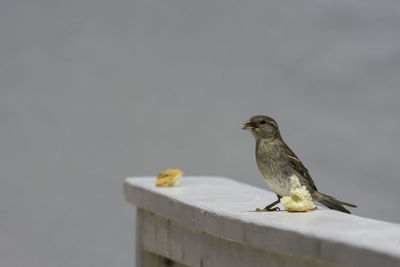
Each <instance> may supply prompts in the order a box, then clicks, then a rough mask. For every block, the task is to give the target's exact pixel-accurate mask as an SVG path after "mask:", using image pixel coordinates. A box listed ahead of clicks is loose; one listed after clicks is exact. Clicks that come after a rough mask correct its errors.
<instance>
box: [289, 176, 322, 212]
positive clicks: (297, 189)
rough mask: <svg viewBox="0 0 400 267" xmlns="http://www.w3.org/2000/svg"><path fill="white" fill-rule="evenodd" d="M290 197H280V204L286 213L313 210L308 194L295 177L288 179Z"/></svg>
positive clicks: (313, 206)
mask: <svg viewBox="0 0 400 267" xmlns="http://www.w3.org/2000/svg"><path fill="white" fill-rule="evenodd" d="M290 194H291V195H290V196H288V197H282V198H281V203H282V205H283V206H284V207H285V210H287V211H309V210H315V205H314V203H313V201H312V198H311V195H310V192H308V190H307V189H306V187H305V186H304V185H303V186H301V184H300V181H299V178H298V177H297V176H295V175H293V176H291V177H290Z"/></svg>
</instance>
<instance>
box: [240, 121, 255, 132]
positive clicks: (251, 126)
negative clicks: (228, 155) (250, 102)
mask: <svg viewBox="0 0 400 267" xmlns="http://www.w3.org/2000/svg"><path fill="white" fill-rule="evenodd" d="M242 125H243V127H242V130H252V129H254V128H255V125H254V123H253V122H251V121H245V122H244V123H243V124H242Z"/></svg>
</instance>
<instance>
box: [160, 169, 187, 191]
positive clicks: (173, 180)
mask: <svg viewBox="0 0 400 267" xmlns="http://www.w3.org/2000/svg"><path fill="white" fill-rule="evenodd" d="M182 175H183V172H182V171H181V170H179V169H167V170H165V171H162V172H160V173H159V174H158V175H157V180H156V186H161V187H172V186H178V185H180V183H181V177H182Z"/></svg>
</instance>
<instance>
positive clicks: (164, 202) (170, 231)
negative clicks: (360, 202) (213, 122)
mask: <svg viewBox="0 0 400 267" xmlns="http://www.w3.org/2000/svg"><path fill="white" fill-rule="evenodd" d="M154 183H155V178H154V177H142V178H129V179H127V180H126V182H125V186H124V188H125V197H126V199H127V201H128V202H130V203H132V204H133V205H135V206H137V207H138V208H139V212H138V215H139V216H138V231H140V232H139V234H138V247H139V249H140V250H143V251H146V252H152V253H155V254H158V255H161V256H164V257H167V258H170V259H173V260H175V261H178V262H181V263H183V264H187V265H190V266H228V265H229V266H246V265H243V264H244V262H243V260H246V261H245V263H246V264H250V265H247V266H265V264H266V263H268V264H270V265H271V266H293V265H305V266H327V265H330V264H338V265H350V266H379V265H381V266H400V225H398V224H393V223H388V222H382V221H377V220H372V219H366V218H362V217H358V216H354V215H348V214H344V213H340V212H336V211H332V210H322V209H320V210H317V211H314V212H307V213H288V212H285V211H282V212H272V213H256V212H253V211H254V209H255V208H257V207H263V206H265V204H268V203H270V202H272V201H274V200H275V198H276V196H275V195H274V194H272V193H271V192H268V191H266V190H262V189H259V188H255V187H252V186H249V185H246V184H242V183H238V182H235V181H232V180H229V179H226V178H218V177H183V178H182V185H181V186H180V187H174V188H159V187H155V185H154ZM206 244H209V245H206ZM212 244H214V245H215V246H213V245H212ZM202 246H203V249H200V248H201V247H202ZM185 248H186V250H187V251H185ZM205 248H209V251H208V252H207V251H206V249H205ZM235 248H236V249H235ZM218 249H220V250H221V251H223V252H219V253H218V254H217V255H220V256H221V257H217V256H215V255H214V254H215V253H214V252H215V251H217V250H218ZM183 252H185V253H183ZM140 253H141V252H140ZM240 253H241V254H240ZM213 255H214V256H213ZM222 255H226V256H224V257H222ZM229 255H231V257H229ZM237 255H242V256H240V257H239V259H241V260H238V257H235V256H237ZM140 258H141V256H140V255H139V259H140ZM218 260H219V262H218ZM294 262H296V263H298V264H294ZM258 263H259V264H258ZM300 263H301V264H300ZM215 264H217V265H215ZM138 266H139V265H138ZM141 266H146V265H141ZM158 266H164V265H158ZM165 266H166V265H165Z"/></svg>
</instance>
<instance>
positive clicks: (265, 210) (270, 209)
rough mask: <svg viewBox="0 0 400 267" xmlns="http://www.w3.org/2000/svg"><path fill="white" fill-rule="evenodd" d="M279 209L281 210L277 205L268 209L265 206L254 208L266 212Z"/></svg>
mask: <svg viewBox="0 0 400 267" xmlns="http://www.w3.org/2000/svg"><path fill="white" fill-rule="evenodd" d="M280 210H281V209H280V208H279V207H275V208H269V209H266V208H263V209H260V208H257V209H256V212H268V211H280Z"/></svg>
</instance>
